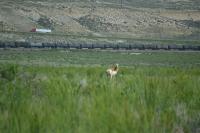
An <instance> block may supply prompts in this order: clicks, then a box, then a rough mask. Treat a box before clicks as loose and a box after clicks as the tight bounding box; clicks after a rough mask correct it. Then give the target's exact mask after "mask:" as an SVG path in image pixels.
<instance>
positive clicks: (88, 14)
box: [0, 0, 200, 40]
mask: <svg viewBox="0 0 200 133" xmlns="http://www.w3.org/2000/svg"><path fill="white" fill-rule="evenodd" d="M34 27H36V28H48V29H51V30H52V33H59V34H62V33H73V34H93V35H96V36H116V37H118V36H119V37H133V38H134V37H135V38H156V39H174V38H179V39H180V38H184V39H195V40H198V39H199V38H200V2H199V1H198V0H149V1H148V2H146V1H145V0H118V1H117V2H116V0H115V1H114V0H107V1H106V0H90V1H89V0H85V1H84V0H82V1H81V2H79V1H78V0H68V1H63V0H57V1H56V2H55V0H29V1H25V0H14V1H13V0H3V1H0V31H19V32H21V31H23V32H30V30H31V29H32V28H34Z"/></svg>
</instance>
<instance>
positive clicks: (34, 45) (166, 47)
mask: <svg viewBox="0 0 200 133" xmlns="http://www.w3.org/2000/svg"><path fill="white" fill-rule="evenodd" d="M20 47H22V48H66V49H105V50H106V49H110V50H120V49H124V50H134V49H138V50H197V51H200V45H177V44H168V45H166V44H165V45H163V44H137V43H119V44H95V43H58V42H57V43H48V42H20V41H15V42H5V41H0V48H20Z"/></svg>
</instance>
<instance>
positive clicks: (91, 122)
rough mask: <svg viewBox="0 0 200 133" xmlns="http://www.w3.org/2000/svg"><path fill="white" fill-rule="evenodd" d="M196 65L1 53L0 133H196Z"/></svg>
mask: <svg viewBox="0 0 200 133" xmlns="http://www.w3.org/2000/svg"><path fill="white" fill-rule="evenodd" d="M113 63H119V67H120V68H119V72H118V74H117V76H116V77H114V78H113V79H109V78H108V77H107V76H106V74H105V70H106V69H107V68H108V67H109V66H111V65H112V64H113ZM199 64H200V52H189V51H188V52H175V51H170V52H164V51H159V52H153V51H142V52H141V51H117V52H111V51H102V52H101V51H90V50H83V51H79V50H43V51H41V50H1V51H0V132H2V133H143V132H144V133H163V132H164V133H172V132H174V133H182V132H184V133H198V132H200V126H199V125H200V68H199Z"/></svg>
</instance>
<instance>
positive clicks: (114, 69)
mask: <svg viewBox="0 0 200 133" xmlns="http://www.w3.org/2000/svg"><path fill="white" fill-rule="evenodd" d="M118 70H119V65H118V64H115V65H114V66H113V67H112V68H109V69H107V70H106V73H107V76H109V77H110V78H111V79H112V78H113V76H115V75H117V72H118Z"/></svg>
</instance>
